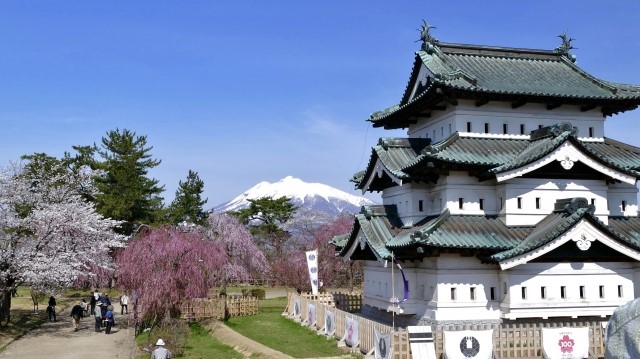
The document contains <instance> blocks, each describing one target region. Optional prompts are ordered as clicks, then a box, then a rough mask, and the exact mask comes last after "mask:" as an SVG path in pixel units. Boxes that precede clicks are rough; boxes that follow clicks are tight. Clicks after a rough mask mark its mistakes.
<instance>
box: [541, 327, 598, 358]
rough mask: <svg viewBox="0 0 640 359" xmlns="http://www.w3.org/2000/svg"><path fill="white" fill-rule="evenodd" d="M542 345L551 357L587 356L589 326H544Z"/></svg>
mask: <svg viewBox="0 0 640 359" xmlns="http://www.w3.org/2000/svg"><path fill="white" fill-rule="evenodd" d="M542 347H543V348H544V351H545V352H546V354H547V356H548V357H549V358H550V359H556V358H558V359H573V358H576V359H577V358H587V357H588V356H589V328H586V327H585V328H569V327H564V328H542Z"/></svg>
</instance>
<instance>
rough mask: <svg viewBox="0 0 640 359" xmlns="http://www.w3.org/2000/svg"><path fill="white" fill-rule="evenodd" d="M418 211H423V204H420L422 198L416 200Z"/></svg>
mask: <svg viewBox="0 0 640 359" xmlns="http://www.w3.org/2000/svg"><path fill="white" fill-rule="evenodd" d="M418 211H419V212H422V211H424V208H423V206H422V200H419V201H418Z"/></svg>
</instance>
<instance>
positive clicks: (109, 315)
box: [104, 305, 113, 334]
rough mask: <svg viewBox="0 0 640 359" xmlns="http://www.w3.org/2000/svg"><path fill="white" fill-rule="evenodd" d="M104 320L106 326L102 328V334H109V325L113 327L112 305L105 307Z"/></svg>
mask: <svg viewBox="0 0 640 359" xmlns="http://www.w3.org/2000/svg"><path fill="white" fill-rule="evenodd" d="M104 320H106V321H107V328H106V329H105V330H104V334H111V327H113V306H112V305H110V306H108V307H107V313H106V314H105V315H104Z"/></svg>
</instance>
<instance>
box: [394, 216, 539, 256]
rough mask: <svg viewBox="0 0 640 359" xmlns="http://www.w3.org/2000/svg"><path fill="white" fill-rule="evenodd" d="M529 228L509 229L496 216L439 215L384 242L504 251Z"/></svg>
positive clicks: (397, 245)
mask: <svg viewBox="0 0 640 359" xmlns="http://www.w3.org/2000/svg"><path fill="white" fill-rule="evenodd" d="M530 229H531V228H530V227H511V228H508V227H507V226H505V225H504V223H503V222H502V221H501V220H500V219H499V218H498V217H496V216H470V215H462V216H461V215H455V216H454V215H451V214H450V213H449V211H445V212H444V213H443V214H442V215H441V216H439V217H436V218H433V219H431V220H430V221H428V222H427V223H425V224H423V225H420V226H416V227H414V228H412V230H411V231H406V232H405V233H403V234H401V235H398V236H396V238H394V239H393V240H391V241H390V242H389V244H387V247H388V248H390V249H393V248H397V247H404V246H407V245H410V244H411V245H425V246H428V247H435V248H460V249H487V250H492V251H498V250H506V249H510V248H513V247H514V246H516V245H518V243H520V241H521V240H522V239H523V238H524V237H526V235H527V233H529V231H530Z"/></svg>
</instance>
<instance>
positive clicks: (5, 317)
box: [0, 278, 16, 325]
mask: <svg viewBox="0 0 640 359" xmlns="http://www.w3.org/2000/svg"><path fill="white" fill-rule="evenodd" d="M15 284H16V283H15V280H13V279H11V278H9V279H7V280H6V281H5V283H4V289H3V290H2V291H0V324H2V322H3V321H4V323H5V325H7V324H9V320H11V313H10V309H11V291H12V290H13V286H14V285H15Z"/></svg>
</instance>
